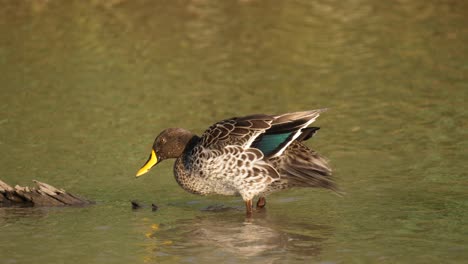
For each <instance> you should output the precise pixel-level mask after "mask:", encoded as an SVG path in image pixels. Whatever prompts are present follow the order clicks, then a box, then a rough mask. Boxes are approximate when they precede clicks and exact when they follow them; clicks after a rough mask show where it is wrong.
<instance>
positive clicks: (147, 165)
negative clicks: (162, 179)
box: [136, 150, 158, 177]
mask: <svg viewBox="0 0 468 264" xmlns="http://www.w3.org/2000/svg"><path fill="white" fill-rule="evenodd" d="M156 163H158V157H157V156H156V152H154V150H151V156H150V157H149V158H148V161H147V162H146V163H145V165H143V167H141V169H140V170H139V171H138V172H137V174H136V177H140V176H141V175H143V174H145V173H147V172H148V171H149V170H150V169H151V168H152V167H153V166H154V165H156Z"/></svg>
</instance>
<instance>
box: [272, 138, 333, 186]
mask: <svg viewBox="0 0 468 264" xmlns="http://www.w3.org/2000/svg"><path fill="white" fill-rule="evenodd" d="M278 169H279V172H280V177H281V178H283V179H285V180H287V182H288V186H289V187H322V188H326V189H331V190H334V191H337V192H338V188H337V186H336V184H335V182H334V181H333V178H332V171H331V168H330V166H329V165H328V162H327V161H326V160H325V159H324V158H323V157H321V156H320V155H319V154H318V153H316V152H314V151H312V150H310V149H308V148H307V147H306V146H304V145H302V144H300V143H299V142H297V141H295V142H294V143H293V144H292V145H291V146H290V147H289V148H288V149H287V150H286V151H285V152H284V155H283V156H282V158H281V163H280V165H279V168H278Z"/></svg>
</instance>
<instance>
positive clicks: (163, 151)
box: [138, 110, 335, 214]
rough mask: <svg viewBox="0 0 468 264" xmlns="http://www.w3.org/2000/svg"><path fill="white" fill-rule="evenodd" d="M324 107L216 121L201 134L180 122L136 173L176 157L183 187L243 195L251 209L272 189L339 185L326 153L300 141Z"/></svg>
mask: <svg viewBox="0 0 468 264" xmlns="http://www.w3.org/2000/svg"><path fill="white" fill-rule="evenodd" d="M323 111H324V110H312V111H304V112H296V113H287V114H283V115H252V116H246V117H240V118H231V119H227V120H223V121H221V122H218V123H216V124H214V125H212V126H211V127H210V128H208V129H207V130H206V131H205V132H204V133H203V134H202V135H201V137H198V136H196V135H195V134H193V133H191V132H190V131H188V130H185V129H181V128H170V129H166V130H164V131H163V132H162V133H161V134H160V135H159V136H158V137H157V138H156V140H155V143H154V145H153V152H152V155H151V156H150V159H149V160H148V162H147V163H146V164H145V166H143V168H142V169H141V170H140V171H139V172H138V176H139V175H141V174H143V173H145V172H147V171H148V170H149V169H150V168H151V167H152V166H154V165H155V164H156V163H158V162H159V161H161V160H163V159H167V158H176V162H175V165H174V175H175V178H176V180H177V182H178V183H179V185H180V186H181V187H182V188H183V189H185V190H186V191H188V192H191V193H195V194H200V195H208V194H221V195H241V196H242V198H243V200H244V201H245V202H246V206H247V213H248V214H250V213H251V211H252V199H254V197H256V196H259V197H261V199H260V200H259V203H257V206H260V207H263V206H264V203H265V200H264V198H263V197H264V196H265V195H267V194H269V193H271V192H274V191H278V190H283V189H288V188H291V187H324V188H328V189H335V185H334V183H333V182H332V179H331V169H330V167H329V166H328V164H327V162H326V161H325V159H323V158H322V157H320V156H319V155H318V154H317V153H316V152H315V151H313V150H311V149H309V148H308V147H307V146H305V145H304V144H303V143H302V141H305V140H307V139H309V138H310V137H311V136H312V135H313V134H314V133H315V132H316V131H317V130H318V129H319V128H317V127H308V126H309V125H310V124H311V123H312V122H313V121H315V119H316V118H317V117H318V116H319V114H320V113H321V112H323ZM156 153H157V154H156ZM152 159H153V160H152Z"/></svg>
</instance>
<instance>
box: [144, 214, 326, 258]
mask: <svg viewBox="0 0 468 264" xmlns="http://www.w3.org/2000/svg"><path fill="white" fill-rule="evenodd" d="M202 212H203V213H202V214H201V215H199V216H197V217H195V218H193V219H188V220H187V219H184V220H180V221H176V222H174V223H171V224H166V225H161V226H159V225H157V224H153V225H152V226H151V227H150V229H151V231H150V232H148V233H146V237H147V238H149V239H150V240H151V241H152V242H154V243H149V244H145V245H144V247H145V250H144V252H145V257H144V259H145V260H146V262H151V261H169V260H172V261H173V260H174V259H173V258H174V257H175V256H179V257H176V258H177V260H178V261H195V262H197V261H199V260H204V261H206V260H210V261H217V260H219V261H224V260H226V259H230V260H235V261H234V262H237V261H255V263H273V262H276V261H285V260H290V259H295V260H301V259H314V258H315V257H317V256H319V255H320V254H321V251H322V244H323V243H324V242H325V241H326V240H327V239H328V238H329V236H330V234H331V233H332V232H333V230H332V228H331V227H330V226H326V225H321V224H314V223H300V222H294V220H292V219H288V217H287V216H279V217H278V216H274V217H273V216H270V215H269V214H268V212H267V211H266V210H263V211H260V212H256V213H255V214H254V216H253V217H251V218H246V217H245V215H244V214H243V213H240V212H239V209H238V208H231V207H224V206H210V207H209V208H207V209H203V210H202ZM187 252H189V254H187Z"/></svg>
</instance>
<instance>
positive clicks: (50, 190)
mask: <svg viewBox="0 0 468 264" xmlns="http://www.w3.org/2000/svg"><path fill="white" fill-rule="evenodd" d="M33 182H34V183H35V184H36V187H32V188H29V187H21V186H18V185H16V186H15V188H13V187H11V186H10V185H8V184H6V183H4V182H3V181H1V180H0V207H5V206H69V205H75V206H80V205H81V206H82V205H88V204H91V203H92V202H91V201H89V200H86V199H83V198H80V197H78V196H76V195H73V194H71V193H68V192H66V191H65V190H63V189H57V188H55V187H54V186H52V185H49V184H47V183H43V182H40V181H36V180H34V181H33Z"/></svg>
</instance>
